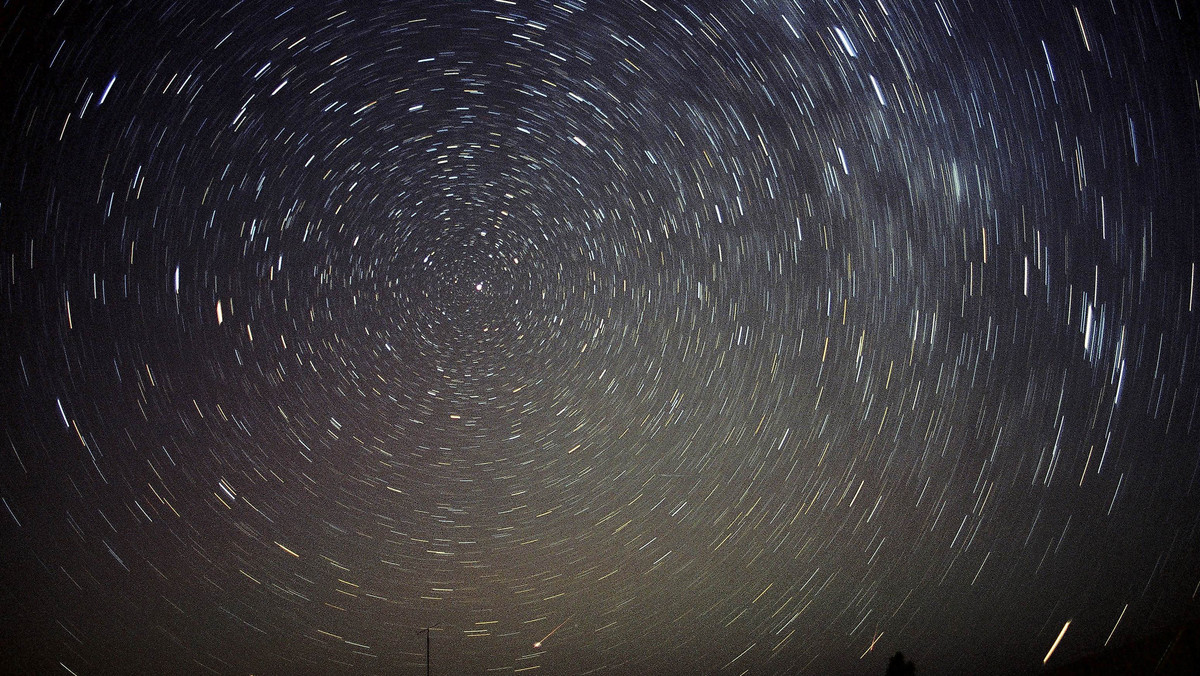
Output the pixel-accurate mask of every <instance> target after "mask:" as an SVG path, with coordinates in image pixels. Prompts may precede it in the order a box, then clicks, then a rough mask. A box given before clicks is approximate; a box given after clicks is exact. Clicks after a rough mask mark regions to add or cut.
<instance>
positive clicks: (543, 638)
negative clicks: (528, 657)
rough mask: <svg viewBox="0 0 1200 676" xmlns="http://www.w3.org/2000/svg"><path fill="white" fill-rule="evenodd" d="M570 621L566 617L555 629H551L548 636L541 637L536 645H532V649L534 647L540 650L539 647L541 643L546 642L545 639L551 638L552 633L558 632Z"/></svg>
mask: <svg viewBox="0 0 1200 676" xmlns="http://www.w3.org/2000/svg"><path fill="white" fill-rule="evenodd" d="M570 620H571V618H569V617H568V618H567V619H565V620H563V621H562V623H560V624H559V625H558V626H557V627H555V628H553V629H551V630H550V633H549V634H546V635H545V636H543V637H542V640H541V641H538V642H537V643H534V644H533V647H534V648H541V647H542V643H543V642H545V640H546V639H548V638H550V637H551V636H553V635H554V632H556V631H558V630H559V629H562V626H563V625H564V624H566V623H567V622H569V621H570Z"/></svg>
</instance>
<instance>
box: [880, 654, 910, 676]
mask: <svg viewBox="0 0 1200 676" xmlns="http://www.w3.org/2000/svg"><path fill="white" fill-rule="evenodd" d="M916 673H917V667H916V665H914V664H913V663H912V661H911V660H906V659H904V653H902V652H897V653H896V654H895V655H892V659H890V660H888V667H887V674H886V676H916Z"/></svg>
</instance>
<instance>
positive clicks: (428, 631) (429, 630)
mask: <svg viewBox="0 0 1200 676" xmlns="http://www.w3.org/2000/svg"><path fill="white" fill-rule="evenodd" d="M440 626H442V623H441V622H438V623H437V624H435V625H433V626H432V627H425V628H424V629H418V630H417V633H418V634H425V676H429V673H430V672H429V635H430V634H432V633H433V630H434V629H437V628H438V627H440Z"/></svg>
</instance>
